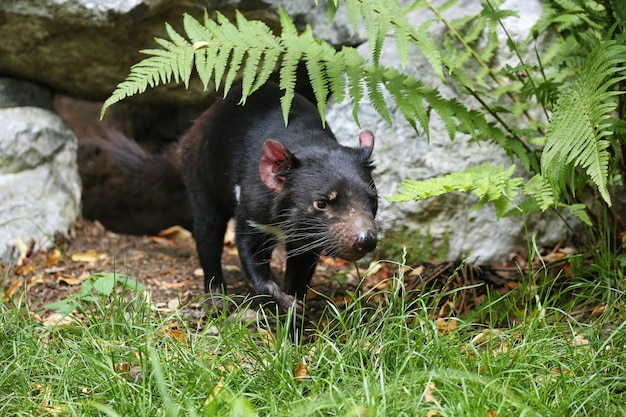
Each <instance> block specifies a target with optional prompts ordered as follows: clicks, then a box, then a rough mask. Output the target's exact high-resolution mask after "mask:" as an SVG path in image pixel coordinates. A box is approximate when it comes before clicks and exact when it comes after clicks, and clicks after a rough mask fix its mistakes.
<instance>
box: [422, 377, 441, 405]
mask: <svg viewBox="0 0 626 417" xmlns="http://www.w3.org/2000/svg"><path fill="white" fill-rule="evenodd" d="M436 388H437V386H436V385H435V383H434V382H433V381H430V382H429V383H428V385H426V389H425V390H424V401H426V402H427V403H437V402H438V401H437V398H435V389H436Z"/></svg>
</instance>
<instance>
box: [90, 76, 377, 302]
mask: <svg viewBox="0 0 626 417" xmlns="http://www.w3.org/2000/svg"><path fill="white" fill-rule="evenodd" d="M282 95H283V93H282V92H281V90H280V89H279V88H278V86H276V85H275V84H271V83H270V84H266V85H265V86H263V87H261V88H260V89H259V90H257V91H256V92H254V93H253V94H252V95H251V96H250V97H249V98H248V99H247V101H246V103H245V105H244V106H242V105H240V104H239V103H240V100H241V96H242V94H241V88H240V87H234V88H233V89H232V90H231V91H230V93H229V94H228V95H227V97H226V98H225V99H223V100H220V101H219V102H217V103H216V104H214V105H212V106H211V107H210V108H209V109H208V110H206V111H205V112H204V113H203V114H202V115H201V116H200V117H199V118H198V119H197V120H196V121H195V122H194V124H193V126H192V127H191V128H190V129H189V130H188V131H187V132H186V133H185V134H184V135H183V136H182V137H181V138H180V139H179V141H178V142H177V143H176V144H175V145H173V146H171V147H170V148H168V149H166V150H165V151H164V152H163V153H161V154H150V153H147V152H146V151H144V150H143V149H142V148H141V147H139V145H137V144H136V143H135V142H134V141H132V140H130V139H127V138H126V137H124V136H123V135H122V134H121V133H119V132H110V133H109V135H108V140H107V141H105V142H104V143H103V144H102V147H103V148H104V149H105V151H107V152H108V153H109V154H110V155H111V156H112V157H113V159H115V160H117V162H118V163H120V164H121V165H122V166H124V167H126V168H127V170H128V171H129V172H130V173H131V174H134V176H137V177H140V178H144V179H148V180H149V181H156V180H159V179H163V178H165V177H167V176H171V175H180V176H181V177H182V180H183V183H184V184H185V186H186V187H187V191H188V194H189V199H190V201H191V206H192V209H193V218H194V235H195V239H196V246H197V251H198V256H199V258H200V263H201V265H202V269H203V270H204V280H205V281H204V282H205V289H206V291H207V292H208V293H210V294H219V293H221V292H222V291H223V289H224V288H223V285H224V281H223V275H222V267H221V253H222V247H223V240H224V233H225V231H226V225H227V222H228V220H229V219H230V218H232V217H234V218H235V225H236V229H235V230H236V234H235V236H236V242H237V248H238V250H239V257H240V259H241V263H242V265H243V268H244V270H245V272H246V274H247V276H248V278H249V279H250V280H251V281H252V283H253V285H254V287H255V289H256V291H257V293H258V294H260V295H268V296H270V297H271V298H272V299H273V300H274V301H275V302H276V303H277V305H278V306H279V308H280V310H281V311H283V312H285V311H287V310H288V309H289V308H290V307H291V306H292V305H293V303H294V301H297V308H301V301H300V300H301V299H302V298H303V297H304V295H305V293H306V289H307V286H308V285H309V282H310V281H311V277H312V276H313V273H314V271H315V266H316V265H317V262H318V260H319V257H320V255H322V254H324V255H328V256H332V257H339V258H343V259H346V260H348V261H355V260H357V259H360V258H362V257H363V256H364V255H365V254H367V253H369V252H371V251H373V250H374V249H375V248H376V245H377V230H376V223H375V220H374V218H375V215H376V210H377V207H378V202H377V198H378V197H377V193H376V188H375V186H374V182H373V181H372V176H371V172H372V163H371V159H370V157H371V154H372V149H373V147H374V135H373V134H372V133H371V132H370V131H367V130H365V131H362V132H361V133H360V134H359V145H360V146H359V147H358V148H349V147H344V146H341V145H339V144H338V143H337V140H336V139H335V136H334V135H333V133H332V132H331V130H330V129H329V128H328V127H326V128H324V127H323V125H322V122H321V119H320V117H319V114H318V111H317V108H316V106H314V105H313V104H312V103H311V102H309V101H308V100H306V99H305V98H304V97H302V96H299V95H296V97H295V98H294V100H293V104H292V106H291V110H290V113H289V123H288V126H285V123H284V121H283V117H282V112H281V107H280V98H281V96H282ZM280 243H284V244H285V246H286V250H287V265H286V272H285V287H286V288H285V291H283V290H282V289H281V288H280V287H279V285H278V284H277V283H276V282H275V281H274V279H273V276H272V272H271V271H270V258H271V254H272V251H273V249H274V248H275V247H276V246H277V245H278V244H280Z"/></svg>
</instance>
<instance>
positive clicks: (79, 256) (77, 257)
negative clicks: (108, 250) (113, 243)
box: [70, 249, 107, 263]
mask: <svg viewBox="0 0 626 417" xmlns="http://www.w3.org/2000/svg"><path fill="white" fill-rule="evenodd" d="M106 257H107V255H106V254H104V253H98V252H96V251H95V250H93V249H89V250H88V251H86V252H77V253H75V254H73V255H71V256H70V259H71V260H72V261H74V262H84V263H93V262H96V261H98V260H101V259H106Z"/></svg>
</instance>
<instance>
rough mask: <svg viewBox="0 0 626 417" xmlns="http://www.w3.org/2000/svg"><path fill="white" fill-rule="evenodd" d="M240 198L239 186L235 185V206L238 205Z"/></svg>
mask: <svg viewBox="0 0 626 417" xmlns="http://www.w3.org/2000/svg"><path fill="white" fill-rule="evenodd" d="M240 198H241V185H239V184H237V185H235V200H237V204H239V200H240Z"/></svg>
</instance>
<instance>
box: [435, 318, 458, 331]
mask: <svg viewBox="0 0 626 417" xmlns="http://www.w3.org/2000/svg"><path fill="white" fill-rule="evenodd" d="M456 325H457V322H456V320H454V319H452V318H441V319H437V320H436V321H435V326H437V330H439V333H450V332H451V331H453V330H454V329H456Z"/></svg>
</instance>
